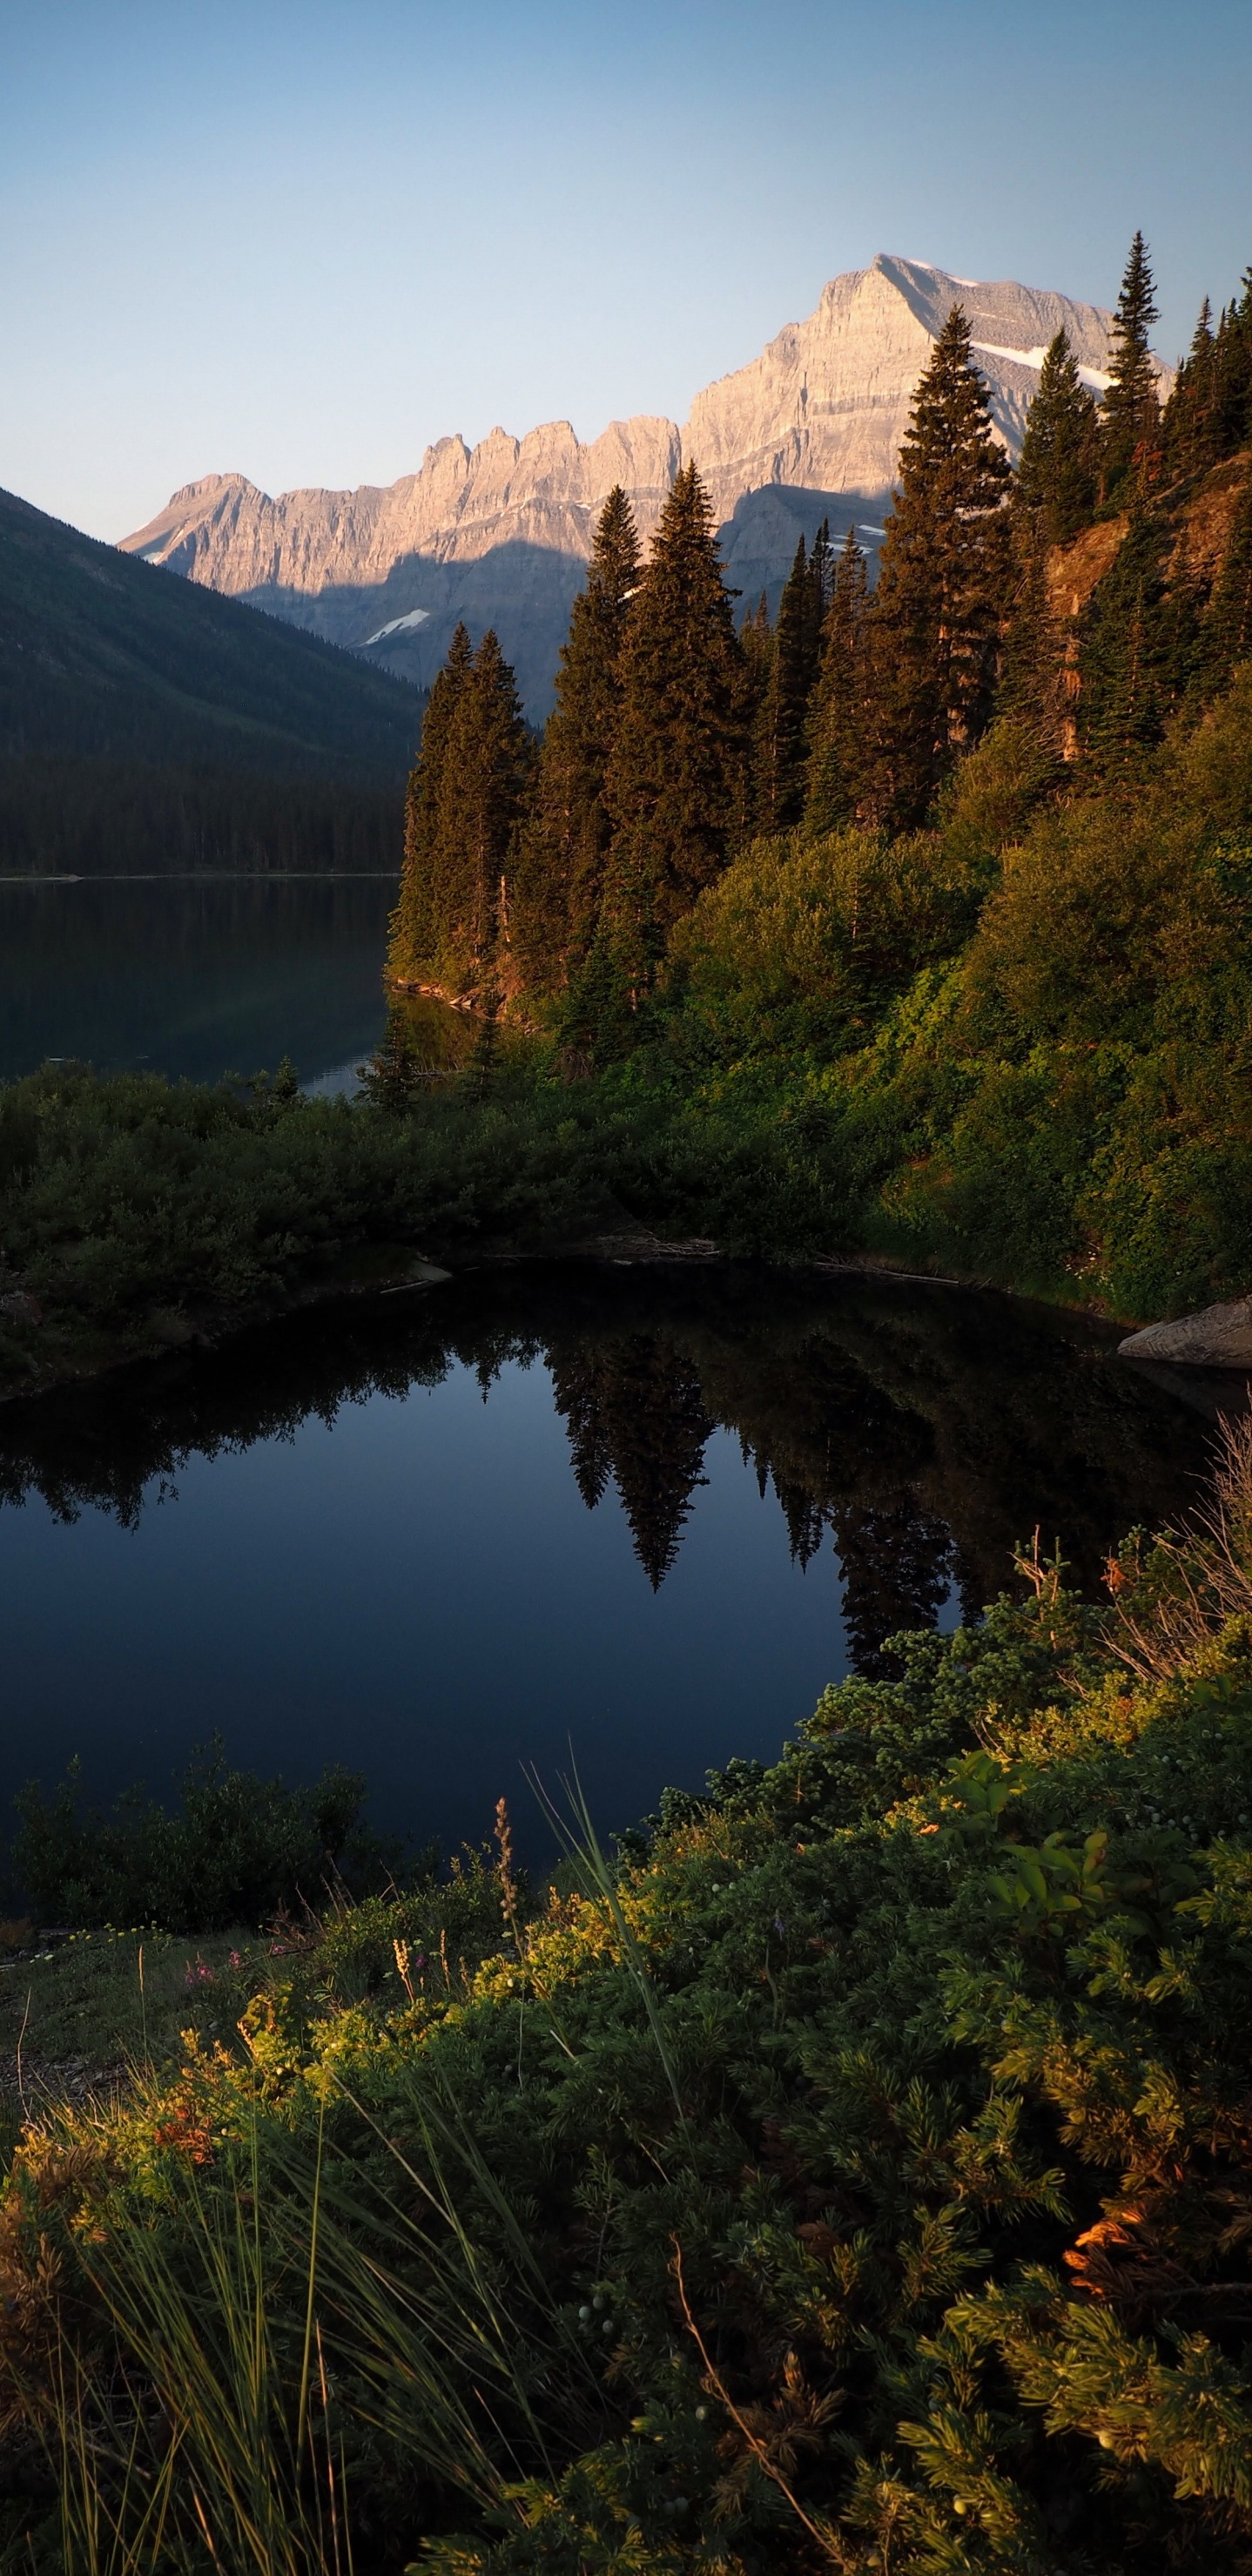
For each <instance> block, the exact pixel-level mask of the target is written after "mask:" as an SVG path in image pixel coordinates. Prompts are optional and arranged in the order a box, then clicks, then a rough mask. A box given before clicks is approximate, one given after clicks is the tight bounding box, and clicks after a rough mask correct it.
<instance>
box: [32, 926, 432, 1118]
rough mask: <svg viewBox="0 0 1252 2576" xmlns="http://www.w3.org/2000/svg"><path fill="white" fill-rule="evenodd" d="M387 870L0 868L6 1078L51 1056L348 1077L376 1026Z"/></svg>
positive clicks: (318, 1082)
mask: <svg viewBox="0 0 1252 2576" xmlns="http://www.w3.org/2000/svg"><path fill="white" fill-rule="evenodd" d="M395 899H396V887H395V884H394V882H393V881H392V880H391V879H390V878H378V877H228V878H217V879H213V878H205V877H201V878H185V877H184V878H177V877H174V878H171V877H162V878H152V879H143V878H135V877H130V878H113V879H105V880H95V879H83V880H80V881H79V882H77V883H75V882H74V881H72V880H69V879H61V880H55V879H54V880H51V881H49V882H46V883H42V884H38V885H30V884H22V883H19V882H17V881H15V880H13V879H9V880H7V881H6V880H5V879H4V878H0V1076H8V1075H13V1074H17V1073H28V1072H29V1071H30V1070H31V1067H32V1066H33V1065H37V1064H39V1063H41V1062H42V1061H43V1058H44V1057H45V1056H76V1057H79V1058H81V1059H82V1060H83V1061H85V1062H86V1063H88V1064H95V1065H99V1066H100V1067H102V1068H106V1067H107V1068H109V1069H113V1068H116V1067H122V1066H125V1067H135V1066H142V1067H145V1068H148V1069H150V1070H151V1071H153V1072H156V1073H166V1074H170V1075H179V1074H185V1075H187V1076H188V1077H189V1078H190V1079H191V1080H193V1081H196V1082H216V1081H217V1079H218V1077H219V1075H221V1074H223V1073H225V1072H228V1071H230V1072H234V1073H241V1074H250V1073H255V1072H256V1071H257V1070H258V1069H259V1067H260V1066H262V1065H265V1066H268V1067H269V1068H270V1069H271V1070H272V1069H273V1067H274V1066H275V1065H276V1064H278V1063H279V1062H280V1060H281V1058H282V1057H283V1056H284V1055H289V1056H290V1057H291V1060H292V1062H293V1064H294V1065H295V1066H296V1067H297V1070H298V1071H299V1074H300V1078H301V1080H302V1082H304V1083H306V1084H307V1085H308V1086H310V1087H311V1088H315V1089H317V1088H336V1087H339V1086H340V1085H342V1084H346V1085H348V1086H350V1085H351V1083H352V1079H353V1074H354V1070H355V1067H356V1066H357V1065H358V1064H359V1063H360V1062H361V1059H362V1057H363V1056H366V1055H368V1054H369V1052H370V1050H371V1049H372V1048H373V1047H374V1046H375V1045H376V1044H377V1042H378V1039H379V1037H380V1036H381V1034H382V1027H383V1017H384V1012H383V996H382V962H383V954H384V951H385V948H386V943H387V915H388V913H389V912H390V911H391V908H392V906H393V904H394V903H395Z"/></svg>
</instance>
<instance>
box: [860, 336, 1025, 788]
mask: <svg viewBox="0 0 1252 2576" xmlns="http://www.w3.org/2000/svg"><path fill="white" fill-rule="evenodd" d="M1010 481H1011V476H1010V470H1009V466H1008V462H1007V460H1006V458H1005V455H1004V451H1003V449H1002V447H1000V446H999V445H998V443H997V441H996V439H995V437H994V435H993V432H992V426H991V414H990V410H989V407H988V401H987V388H986V385H985V383H984V381H983V378H982V377H981V376H980V375H979V373H978V371H977V369H976V368H975V366H974V365H973V362H972V359H971V355H970V331H969V324H968V322H967V321H966V319H965V316H964V314H963V313H962V311H961V310H960V307H959V306H958V305H954V306H953V308H952V311H951V312H950V314H949V315H948V319H947V321H946V322H945V324H944V326H943V330H942V332H941V333H940V336H939V338H938V340H937V341H936V342H935V348H934V355H933V357H932V358H931V362H930V365H929V366H928V367H927V369H926V372H925V374H924V376H923V377H922V380H921V383H920V384H919V386H918V388H917V393H916V397H915V399H914V404H913V411H912V415H911V418H910V421H909V427H908V432H907V434H906V437H905V440H904V444H903V447H902V448H901V451H900V481H899V489H898V490H897V492H896V493H895V494H894V496H893V501H892V508H891V511H890V513H889V515H888V520H887V534H886V539H885V542H884V544H883V549H882V555H881V558H880V563H879V573H878V586H877V589H876V592H875V595H874V600H873V604H872V607H871V609H870V613H869V617H868V619H867V621H866V629H867V641H868V646H869V652H870V657H871V671H872V694H873V708H874V741H873V744H872V752H871V759H870V764H869V775H868V780H867V800H866V801H867V810H868V811H869V812H870V814H871V815H872V818H873V819H874V820H876V821H881V822H889V823H891V824H893V825H895V826H897V827H899V826H907V825H909V824H913V823H918V822H920V821H921V820H922V818H923V816H924V815H925V813H926V810H927V808H928V806H929V804H930V802H931V799H932V797H933V795H934V792H935V789H936V788H937V787H938V785H939V784H940V782H941V780H942V779H943V778H944V776H945V775H946V774H947V772H948V770H949V769H950V768H951V767H952V765H953V763H954V762H955V760H956V759H957V757H958V756H959V754H960V753H961V751H963V750H964V749H966V748H967V747H968V746H969V745H971V744H972V743H974V742H976V741H977V739H978V736H979V735H980V733H981V732H982V731H983V729H984V727H985V725H986V723H987V721H988V719H989V717H990V714H991V710H992V703H993V699H994V693H995V681H996V662H997V642H998V636H999V630H1000V624H1001V620H1002V618H1003V615H1004V610H1005V603H1006V592H1007V589H1008V584H1009V580H1010V577H1011V576H1010V551H1009V527H1008V519H1007V514H1006V510H1005V503H1006V500H1007V497H1008V491H1009V485H1010Z"/></svg>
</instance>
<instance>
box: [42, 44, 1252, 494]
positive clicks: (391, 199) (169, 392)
mask: <svg viewBox="0 0 1252 2576" xmlns="http://www.w3.org/2000/svg"><path fill="white" fill-rule="evenodd" d="M1250 100H1252V8H1249V6H1248V0H1141V5H1138V6H1133V5H1129V0H875V4H874V5H873V6H872V7H870V6H866V5H862V6H859V7H851V6H847V5H844V0H826V5H824V6H813V5H810V0H773V5H760V0H716V5H714V0H633V5H631V6H629V7H627V6H624V5H619V0H583V5H581V6H571V5H567V0H473V5H466V0H460V5H458V0H433V5H432V0H352V5H350V6H348V5H341V0H299V4H298V5H295V4H294V0H248V5H242V0H218V5H216V6H213V7H211V8H210V7H207V6H205V5H204V0H200V5H197V6H194V7H193V6H190V5H187V0H130V5H119V4H118V0H0V226H2V232H0V240H2V242H3V254H2V257H0V347H2V350H3V360H2V363H0V483H3V484H5V485H7V486H8V487H9V488H10V489H11V490H16V491H19V492H22V493H24V494H25V495H26V496H27V497H28V498H29V499H30V500H32V501H36V502H38V503H39V505H40V506H41V507H42V508H44V509H48V510H53V511H55V512H57V513H58V514H59V515H61V516H63V517H66V518H69V519H72V520H74V521H76V522H77V523H78V524H79V525H80V526H82V527H85V528H89V529H91V530H92V531H93V532H94V533H96V534H98V535H101V536H110V537H115V536H119V535H121V534H122V533H123V532H125V531H128V530H129V529H131V528H132V527H135V526H137V525H139V524H140V523H141V522H142V521H143V520H144V519H146V518H148V517H149V516H150V515H151V514H152V512H153V511H154V510H155V509H157V508H158V507H159V505H160V504H161V503H162V502H163V501H164V500H165V498H166V497H167V495H168V493H169V492H170V491H171V490H172V489H173V488H174V486H176V485H177V484H179V483H183V482H187V481H189V480H190V479H191V478H192V477H193V476H196V475H199V474H204V473H208V472H212V471H216V470H219V469H226V468H238V469H240V470H242V471H243V472H245V473H247V474H249V475H251V476H252V478H253V479H254V481H256V482H258V483H261V484H263V485H264V486H265V487H266V488H267V489H268V490H270V491H278V490H280V489H284V488H286V487H289V486H291V485H293V484H299V483H329V484H334V485H343V484H353V483H358V482H368V481H372V482H389V481H391V480H392V479H393V478H394V477H395V476H396V475H399V474H402V473H406V472H409V471H411V470H412V469H413V468H415V467H416V466H417V465H418V464H419V463H420V461H421V456H422V451H423V449H424V447H425V446H426V444H427V442H428V440H430V439H433V438H437V437H439V436H441V435H443V434H444V433H446V432H448V431H451V430H457V429H460V430H462V431H463V432H464V433H465V435H466V436H467V437H468V438H470V439H471V440H472V439H474V438H478V437H481V436H482V435H483V433H484V432H485V431H486V430H488V429H489V428H491V426H492V425H493V423H495V422H497V421H499V422H502V423H503V425H504V426H505V427H506V428H509V429H513V430H519V431H520V430H523V429H527V428H530V427H532V426H533V425H534V424H535V423H536V422H539V421H543V420H550V419H554V418H560V417H564V418H568V419H571V420H572V421H573V423H574V426H575V428H576V429H577V430H578V432H579V434H580V436H583V437H590V436H594V435H595V433H596V432H597V431H598V430H600V429H601V428H602V427H603V426H604V424H605V422H606V421H607V420H610V419H612V418H613V417H614V416H617V415H621V414H625V413H628V412H631V411H657V412H664V413H668V414H669V415H670V416H671V417H674V418H677V419H679V420H681V419H682V418H683V417H684V415H685V412H686V409H687V406H688V403H689V401H690V399H691V396H692V395H693V394H694V393H695V392H696V391H697V390H698V389H699V387H700V386H701V385H702V384H704V383H706V382H707V381H708V380H709V379H710V378H711V377H713V376H716V375H721V374H724V373H725V372H726V371H727V370H728V369H729V368H731V367H735V366H738V365H740V364H742V362H743V361H744V360H745V359H746V358H749V357H751V356H752V355H754V353H755V352H756V351H757V350H758V349H759V348H760V347H761V345H762V344H763V342H764V341H765V340H766V339H768V338H769V337H771V336H772V334H773V333H774V332H775V331H777V330H778V329H779V328H780V326H781V325H782V324H783V323H784V322H786V321H789V320H794V319H797V318H799V317H800V316H801V315H803V314H804V313H806V312H808V311H810V310H811V309H812V306H813V305H814V303H815V302H816V300H817V296H818V294H819V293H820V290H821V287H822V285H823V283H824V281H825V279H826V278H827V277H830V276H833V275H834V274H835V273H836V272H837V271H838V270H840V269H844V268H852V267H859V266H861V265H863V264H864V262H865V261H866V260H867V259H869V258H871V257H872V255H873V253H874V252H875V251H876V250H895V251H902V252H904V253H905V254H907V255H908V256H911V257H914V258H922V259H932V260H935V261H937V262H939V263H940V264H941V265H942V266H944V267H946V268H950V269H953V270H955V271H956V272H958V273H959V274H961V275H963V276H969V277H1006V276H1010V277H1019V278H1023V279H1025V280H1026V281H1028V282H1029V283H1031V284H1034V285H1052V286H1058V287H1061V288H1063V289H1065V290H1066V291H1067V292H1069V293H1071V294H1075V295H1079V296H1086V297H1090V298H1092V299H1093V300H1094V301H1097V302H1100V303H1109V302H1112V300H1113V298H1114V296H1115V294H1116V289H1117V284H1118V279H1119V276H1120V273H1121V268H1122V265H1123V261H1124V258H1125V252H1126V247H1127V243H1128V241H1129V238H1130V235H1131V233H1132V232H1133V230H1134V228H1135V226H1136V224H1141V225H1142V227H1143V229H1144V231H1145V233H1146V234H1147V236H1148V240H1149V243H1150V245H1151V249H1152V254H1153V259H1154V263H1155V267H1156V274H1157V279H1158V285H1159V293H1160V302H1161V307H1162V320H1161V324H1160V328H1159V330H1158V333H1157V341H1158V345H1159V346H1160V348H1161V349H1162V352H1163V354H1164V355H1165V356H1167V357H1173V356H1174V355H1176V354H1177V351H1178V349H1179V347H1180V346H1182V345H1185V342H1186V341H1187V339H1188V338H1189V337H1190V333H1191V328H1192V324H1193V321H1194V317H1195V311H1196V308H1197V306H1198V304H1199V300H1200V297H1201V295H1202V294H1203V293H1204V292H1205V291H1206V289H1207V290H1208V291H1209V292H1210V293H1211V294H1212V295H1213V296H1214V299H1215V300H1217V301H1221V300H1224V299H1225V298H1226V297H1227V296H1228V295H1229V294H1231V292H1232V291H1233V290H1234V288H1235V286H1236V284H1237V281H1238V278H1239V275H1240V272H1241V270H1242V269H1243V268H1244V266H1245V265H1246V264H1247V263H1248V261H1249V260H1252V150H1250V149H1249V128H1250V125H1252V110H1250V107H1249V102H1250Z"/></svg>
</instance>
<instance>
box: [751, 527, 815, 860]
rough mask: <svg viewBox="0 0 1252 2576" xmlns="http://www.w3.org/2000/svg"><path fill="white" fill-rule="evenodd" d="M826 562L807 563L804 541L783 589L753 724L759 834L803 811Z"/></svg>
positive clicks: (782, 828)
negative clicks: (810, 704) (768, 668)
mask: <svg viewBox="0 0 1252 2576" xmlns="http://www.w3.org/2000/svg"><path fill="white" fill-rule="evenodd" d="M824 574H825V566H824V563H819V564H818V565H816V566H814V565H811V564H810V561H809V557H808V553H807V549H806V547H805V543H804V539H803V537H801V539H800V542H799V544H798V546H797V547H796V552H795V560H794V562H793V564H792V567H791V571H790V573H789V574H788V576H787V580H786V582H785V583H784V585H783V594H782V598H781V599H780V601H779V603H778V623H777V625H776V627H775V629H774V636H773V653H772V656H771V661H770V671H769V678H768V681H767V683H766V687H765V690H764V693H763V696H762V700H761V705H760V710H759V713H758V716H757V722H756V743H755V759H754V769H755V790H756V792H755V818H756V823H757V827H758V829H759V830H760V831H763V832H780V831H785V830H786V829H787V828H788V826H789V825H790V824H792V823H798V821H799V819H800V815H801V813H802V811H803V808H804V786H805V772H806V766H807V757H808V743H807V719H808V708H809V699H810V697H811V695H812V691H813V685H814V682H815V680H816V677H817V667H818V656H819V652H820V648H821V619H820V617H819V615H818V614H817V603H818V601H819V600H820V598H821V596H822V591H823V588H824Z"/></svg>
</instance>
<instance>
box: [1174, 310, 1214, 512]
mask: <svg viewBox="0 0 1252 2576" xmlns="http://www.w3.org/2000/svg"><path fill="white" fill-rule="evenodd" d="M1161 449H1162V453H1163V456H1164V459H1165V464H1166V467H1167V470H1168V473H1169V475H1170V477H1171V480H1172V479H1173V478H1174V477H1176V476H1178V475H1183V474H1196V473H1202V472H1203V471H1204V468H1205V467H1206V466H1209V465H1212V464H1214V463H1215V462H1216V459H1217V458H1218V456H1219V455H1220V454H1221V430H1220V425H1219V420H1218V381H1217V335H1216V333H1215V331H1214V329H1213V308H1212V306H1211V305H1210V303H1209V299H1208V297H1207V295H1206V296H1205V298H1204V302H1203V304H1202V305H1201V307H1200V318H1199V320H1198V322H1197V323H1196V326H1195V330H1194V333H1193V334H1192V340H1191V347H1190V349H1189V350H1188V352H1187V355H1186V357H1185V358H1184V359H1183V362H1182V365H1181V366H1180V368H1179V370H1178V373H1177V375H1176V376H1175V378H1174V387H1173V391H1172V393H1171V395H1170V398H1169V401H1168V402H1167V403H1166V406H1165V410H1164V414H1163V416H1162V420H1161Z"/></svg>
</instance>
